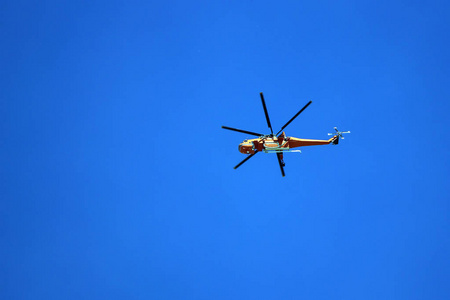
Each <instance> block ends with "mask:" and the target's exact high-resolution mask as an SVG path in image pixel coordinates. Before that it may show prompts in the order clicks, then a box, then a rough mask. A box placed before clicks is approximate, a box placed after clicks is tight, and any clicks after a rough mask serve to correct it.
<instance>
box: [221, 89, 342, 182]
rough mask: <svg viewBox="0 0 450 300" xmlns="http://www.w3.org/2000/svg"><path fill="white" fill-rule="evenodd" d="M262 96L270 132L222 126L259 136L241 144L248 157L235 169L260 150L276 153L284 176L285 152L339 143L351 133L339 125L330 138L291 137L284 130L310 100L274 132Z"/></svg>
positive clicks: (262, 99) (240, 149) (261, 94)
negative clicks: (340, 129)
mask: <svg viewBox="0 0 450 300" xmlns="http://www.w3.org/2000/svg"><path fill="white" fill-rule="evenodd" d="M259 95H260V96H261V102H262V105H263V108H264V114H265V115H266V120H267V125H268V126H269V129H270V133H269V134H261V133H257V132H252V131H247V130H242V129H237V128H233V127H228V126H222V128H223V129H227V130H232V131H237V132H241V133H245V134H249V135H253V136H257V137H258V138H254V139H246V140H244V141H243V142H242V143H240V144H239V148H238V149H239V152H241V153H243V154H248V155H247V157H246V158H245V159H244V160H243V161H241V162H240V163H238V164H237V165H236V166H235V167H234V169H237V168H239V167H240V166H241V165H242V164H243V163H245V162H246V161H247V160H249V159H250V158H252V157H253V156H254V155H255V154H256V153H258V152H264V153H276V154H277V158H278V164H279V165H280V170H281V175H282V176H283V177H284V176H285V172H284V166H285V163H284V160H283V153H284V152H299V153H301V151H300V150H292V149H293V148H298V147H304V146H316V145H328V144H333V145H337V144H338V143H339V140H340V139H344V136H343V134H345V133H350V131H339V130H338V129H337V127H334V130H335V131H336V132H335V133H328V135H332V136H333V137H331V138H330V139H328V140H311V139H299V138H296V137H289V136H287V135H286V134H285V132H284V131H283V130H284V129H285V128H286V127H287V126H288V125H289V124H290V123H291V122H292V121H294V119H295V118H297V117H298V115H299V114H301V113H302V112H303V111H304V110H305V109H306V108H307V107H308V106H309V105H310V104H311V103H312V101H309V102H308V103H307V104H306V105H305V106H304V107H303V108H302V109H300V111H299V112H298V113H296V114H295V116H293V117H292V118H291V119H290V120H289V121H287V123H286V124H284V126H283V127H281V129H280V130H279V131H278V132H277V133H276V134H274V133H273V130H272V125H271V123H270V119H269V114H268V112H267V107H266V101H265V100H264V95H263V93H259Z"/></svg>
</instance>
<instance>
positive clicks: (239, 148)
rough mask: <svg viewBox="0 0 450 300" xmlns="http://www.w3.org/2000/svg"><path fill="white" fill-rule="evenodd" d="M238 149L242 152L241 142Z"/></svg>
mask: <svg viewBox="0 0 450 300" xmlns="http://www.w3.org/2000/svg"><path fill="white" fill-rule="evenodd" d="M238 150H239V152H241V144H239V147H238Z"/></svg>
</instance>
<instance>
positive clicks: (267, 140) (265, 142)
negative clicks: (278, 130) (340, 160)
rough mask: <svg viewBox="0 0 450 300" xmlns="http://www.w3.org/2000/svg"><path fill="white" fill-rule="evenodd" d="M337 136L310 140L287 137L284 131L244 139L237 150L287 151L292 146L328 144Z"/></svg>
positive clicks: (244, 151) (245, 151)
mask: <svg viewBox="0 0 450 300" xmlns="http://www.w3.org/2000/svg"><path fill="white" fill-rule="evenodd" d="M337 138H338V137H337V136H336V135H335V136H333V137H332V138H330V139H328V140H311V139H299V138H296V137H288V136H286V135H285V134H284V132H283V133H282V134H281V135H280V136H279V137H277V136H275V135H273V136H272V135H267V136H261V137H259V138H256V139H248V140H244V141H243V142H242V143H240V144H239V152H241V153H243V154H254V153H255V151H256V150H257V151H258V152H260V151H262V152H265V153H277V152H278V153H282V152H289V151H291V149H293V148H298V147H304V146H317V145H328V144H330V143H333V142H334V141H335V140H336V139H337Z"/></svg>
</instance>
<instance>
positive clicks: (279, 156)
mask: <svg viewBox="0 0 450 300" xmlns="http://www.w3.org/2000/svg"><path fill="white" fill-rule="evenodd" d="M277 158H278V163H279V164H280V169H281V175H282V176H283V177H284V176H285V174H284V168H283V163H282V162H281V153H277Z"/></svg>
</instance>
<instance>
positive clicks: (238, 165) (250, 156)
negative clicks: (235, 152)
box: [234, 150, 258, 170]
mask: <svg viewBox="0 0 450 300" xmlns="http://www.w3.org/2000/svg"><path fill="white" fill-rule="evenodd" d="M256 153H258V150H255V153H253V154H250V155H249V156H247V157H246V158H245V159H244V160H243V161H241V162H240V163H238V164H237V165H236V167H234V169H235V170H236V169H237V168H239V167H240V166H241V165H242V164H243V163H245V162H246V161H247V160H249V159H250V158H252V157H253V155H255V154H256Z"/></svg>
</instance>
